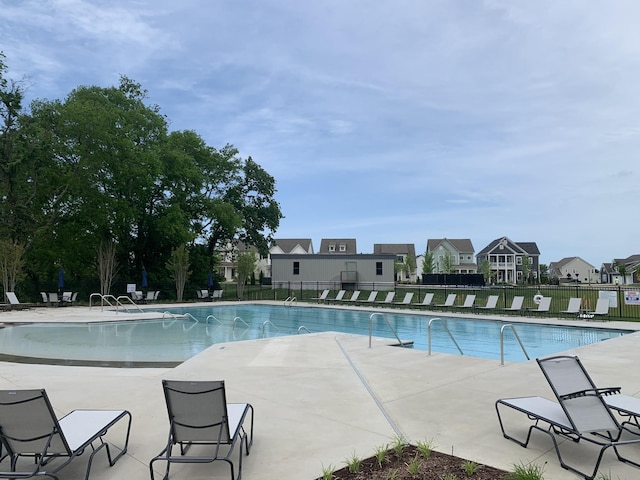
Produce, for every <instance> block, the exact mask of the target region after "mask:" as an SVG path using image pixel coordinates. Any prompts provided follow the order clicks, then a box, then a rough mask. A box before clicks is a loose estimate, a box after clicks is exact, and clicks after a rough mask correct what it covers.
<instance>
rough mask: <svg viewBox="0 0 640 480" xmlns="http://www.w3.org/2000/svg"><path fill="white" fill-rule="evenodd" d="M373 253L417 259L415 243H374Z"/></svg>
mask: <svg viewBox="0 0 640 480" xmlns="http://www.w3.org/2000/svg"><path fill="white" fill-rule="evenodd" d="M373 253H392V254H394V255H410V256H412V257H414V258H415V256H416V246H415V244H413V243H374V244H373Z"/></svg>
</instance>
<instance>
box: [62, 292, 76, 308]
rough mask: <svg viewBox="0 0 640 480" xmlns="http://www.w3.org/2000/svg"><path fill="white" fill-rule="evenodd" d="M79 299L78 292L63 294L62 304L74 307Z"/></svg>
mask: <svg viewBox="0 0 640 480" xmlns="http://www.w3.org/2000/svg"><path fill="white" fill-rule="evenodd" d="M76 298H78V292H64V293H63V294H62V303H63V305H64V304H67V305H73V304H74V303H75V301H76Z"/></svg>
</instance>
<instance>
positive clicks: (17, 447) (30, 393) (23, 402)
mask: <svg viewBox="0 0 640 480" xmlns="http://www.w3.org/2000/svg"><path fill="white" fill-rule="evenodd" d="M124 418H127V419H128V422H127V427H126V437H125V439H124V444H122V447H121V450H120V452H119V453H118V454H117V455H116V456H115V457H112V456H111V448H113V445H114V444H113V441H110V442H109V443H107V442H106V441H105V439H104V437H105V436H106V435H107V433H108V432H109V429H110V428H111V427H113V426H114V425H116V424H117V423H118V422H120V420H122V419H124ZM130 431H131V414H130V413H129V412H128V411H127V410H74V411H72V412H71V413H69V414H67V415H65V416H64V417H62V418H60V419H59V420H58V419H57V418H56V416H55V414H54V410H53V407H52V406H51V403H50V402H49V398H48V396H47V393H46V391H45V390H44V389H42V390H0V440H1V442H2V443H3V445H4V447H5V448H6V449H7V452H8V455H9V456H10V458H11V461H10V469H11V471H10V472H4V471H3V472H0V478H30V477H35V476H38V477H42V476H46V477H50V478H53V479H57V478H58V477H57V474H58V472H60V471H61V470H62V469H63V468H64V467H66V466H67V465H68V464H69V463H70V462H71V461H73V459H75V458H76V457H78V456H80V455H82V453H83V452H85V451H91V455H90V457H89V460H88V465H87V470H86V474H85V480H88V478H89V474H90V473H91V465H92V462H93V457H94V456H95V455H96V453H98V452H99V451H100V450H102V449H103V448H104V449H105V450H106V452H107V458H108V460H109V465H110V466H113V465H114V464H115V463H116V462H117V461H118V459H119V458H120V457H121V456H122V455H124V454H125V453H126V451H127V447H128V445H129V433H130ZM118 448H120V447H118ZM22 457H28V458H29V462H24V464H23V465H18V464H19V463H20V462H19V460H20V459H21V458H22ZM0 468H2V467H0Z"/></svg>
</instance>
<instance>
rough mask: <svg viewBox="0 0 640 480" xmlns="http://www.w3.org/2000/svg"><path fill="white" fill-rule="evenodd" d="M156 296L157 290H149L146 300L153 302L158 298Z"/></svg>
mask: <svg viewBox="0 0 640 480" xmlns="http://www.w3.org/2000/svg"><path fill="white" fill-rule="evenodd" d="M155 297H156V292H155V291H153V290H149V291H148V292H147V296H146V297H144V301H145V302H147V303H148V302H153V301H154V300H155V299H156V298H155Z"/></svg>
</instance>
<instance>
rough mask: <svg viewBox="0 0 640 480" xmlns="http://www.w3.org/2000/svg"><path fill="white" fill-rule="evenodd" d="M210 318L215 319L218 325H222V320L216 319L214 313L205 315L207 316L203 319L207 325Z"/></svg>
mask: <svg viewBox="0 0 640 480" xmlns="http://www.w3.org/2000/svg"><path fill="white" fill-rule="evenodd" d="M210 319H213V320H215V321H216V322H218V323H219V324H220V325H222V322H221V321H220V320H218V319H217V318H216V316H215V315H207V318H206V319H205V323H206V324H207V325H209V320H210Z"/></svg>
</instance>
